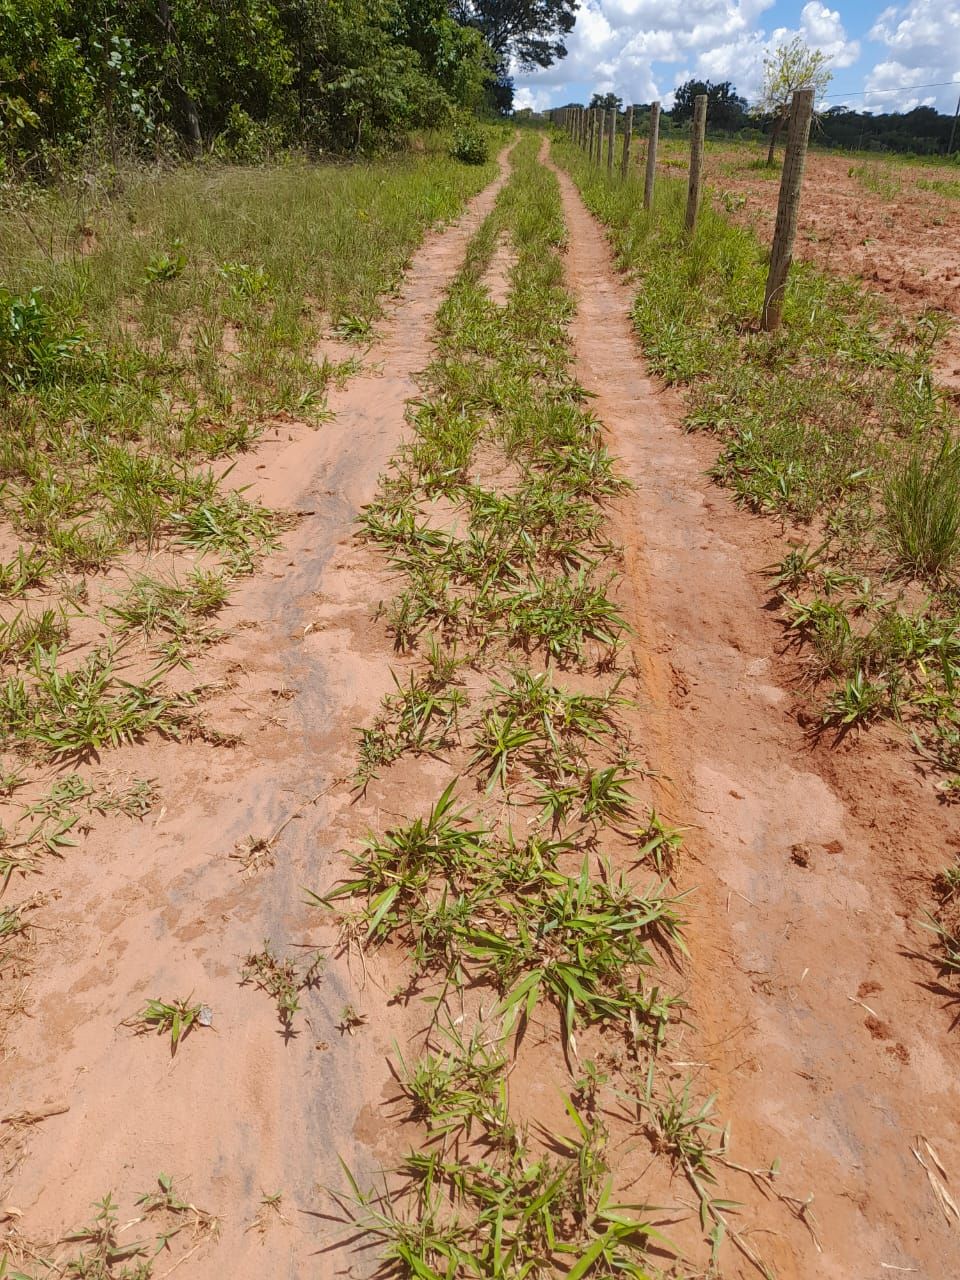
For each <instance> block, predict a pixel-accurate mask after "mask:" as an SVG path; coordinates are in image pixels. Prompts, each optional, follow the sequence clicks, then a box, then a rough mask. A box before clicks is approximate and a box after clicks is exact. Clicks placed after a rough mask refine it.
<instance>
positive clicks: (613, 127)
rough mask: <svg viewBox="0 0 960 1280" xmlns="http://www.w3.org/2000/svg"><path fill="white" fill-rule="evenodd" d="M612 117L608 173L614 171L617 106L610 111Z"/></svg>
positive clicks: (608, 141) (608, 149)
mask: <svg viewBox="0 0 960 1280" xmlns="http://www.w3.org/2000/svg"><path fill="white" fill-rule="evenodd" d="M608 115H609V118H610V123H609V126H608V128H609V136H608V138H607V173H611V174H612V173H613V148H614V143H615V142H616V137H617V108H616V107H611V108H610V111H609V113H608Z"/></svg>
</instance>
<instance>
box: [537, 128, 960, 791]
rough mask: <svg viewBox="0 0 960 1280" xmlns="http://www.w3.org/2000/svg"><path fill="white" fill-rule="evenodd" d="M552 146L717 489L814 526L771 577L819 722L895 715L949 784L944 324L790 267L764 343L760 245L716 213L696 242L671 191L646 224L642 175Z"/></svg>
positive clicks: (956, 549)
mask: <svg viewBox="0 0 960 1280" xmlns="http://www.w3.org/2000/svg"><path fill="white" fill-rule="evenodd" d="M557 150H558V154H559V156H560V158H561V160H562V162H563V163H564V164H566V165H567V166H568V167H569V169H570V171H571V173H572V175H573V177H574V178H575V180H576V181H577V183H578V185H579V187H580V189H581V192H582V193H583V195H584V198H585V200H586V202H587V204H588V205H589V206H590V208H591V209H592V210H593V211H594V213H595V214H597V216H598V217H599V218H600V220H601V221H602V222H603V223H605V224H606V227H607V230H608V234H609V236H610V238H611V241H612V243H613V245H614V248H615V250H616V252H617V256H618V259H619V261H620V263H621V265H622V266H623V267H624V268H626V269H627V270H629V271H631V272H632V273H634V276H635V278H636V280H637V283H638V293H637V296H636V301H635V304H634V310H633V320H634V325H635V328H636V331H637V335H638V337H639V339H640V341H641V343H642V346H643V349H644V353H645V355H646V357H647V359H648V361H649V362H650V364H651V366H652V367H653V368H654V370H655V371H656V372H657V373H658V374H659V375H660V376H661V377H662V378H663V379H664V380H665V381H667V382H668V383H673V384H676V385H679V386H682V387H683V388H685V392H686V405H687V416H686V423H687V426H688V427H689V428H690V429H692V430H699V431H706V432H710V433H712V434H713V435H714V436H715V438H716V440H717V444H718V450H717V457H716V461H715V463H714V464H713V467H712V469H711V474H712V475H713V477H714V478H715V479H716V480H717V481H718V482H719V483H722V484H724V485H726V486H728V487H729V488H730V489H731V490H732V491H733V493H734V495H735V496H736V498H737V499H738V501H740V502H741V503H743V504H744V505H745V506H748V507H749V508H751V509H752V510H754V511H758V512H761V513H765V514H772V515H777V516H783V517H786V518H788V519H790V520H792V521H793V522H795V523H799V524H803V523H808V524H810V525H811V526H812V527H811V540H810V541H811V544H812V545H814V546H815V547H816V551H815V552H814V551H810V550H809V546H808V548H807V551H806V555H807V558H808V562H807V563H806V564H805V563H804V557H803V555H801V554H800V553H799V552H796V551H795V552H791V553H790V554H789V555H788V556H787V557H786V558H785V560H784V562H783V564H782V565H780V566H777V567H776V568H775V569H774V570H773V571H772V573H771V578H772V590H773V591H774V592H775V593H776V594H777V595H778V596H779V597H780V598H781V600H782V601H784V602H785V606H784V621H785V624H786V625H787V627H788V628H789V630H790V632H791V635H792V636H794V637H795V638H797V640H798V642H799V644H800V647H801V649H802V651H804V652H805V653H807V655H808V656H809V658H810V663H809V670H810V674H811V681H812V683H814V684H820V685H822V688H821V692H820V695H819V696H820V705H821V711H822V720H823V724H824V726H825V727H830V726H832V727H833V728H835V729H839V730H841V731H843V730H845V729H848V728H851V727H854V726H862V725H865V724H868V723H869V722H870V721H872V720H874V719H876V718H877V717H879V716H887V717H895V718H897V719H899V720H900V721H902V723H903V724H904V725H905V726H906V728H907V729H908V730H909V731H910V733H911V736H912V738H913V740H914V741H915V742H916V743H917V744H918V745H919V746H920V749H921V750H922V751H923V753H924V754H925V756H926V757H927V759H928V760H929V762H930V763H931V764H932V765H933V766H934V767H935V768H936V769H944V770H947V771H948V772H955V771H957V770H958V769H960V715H958V707H957V701H956V696H955V690H956V677H957V670H956V667H955V663H954V658H953V645H952V640H951V639H950V637H952V635H953V631H954V628H955V627H956V626H957V617H958V610H960V598H958V591H957V587H958V583H957V574H958V571H960V531H958V524H957V518H958V517H957V512H958V511H960V468H958V466H957V464H956V456H957V444H956V435H955V433H956V419H955V414H954V412H953V410H952V408H951V405H950V403H949V401H948V399H947V398H946V396H944V395H943V394H942V393H941V392H940V391H939V390H938V388H937V386H936V384H935V382H934V380H933V376H932V372H931V356H932V354H933V352H934V351H935V350H936V347H937V343H938V342H939V340H940V338H941V337H942V336H943V333H944V325H943V320H942V318H940V317H937V316H936V315H935V314H933V313H930V314H924V315H921V316H919V317H918V318H916V319H913V320H907V319H904V318H902V317H899V316H896V315H895V314H893V313H891V312H889V311H888V310H885V308H884V304H883V302H882V301H880V300H879V299H878V298H874V297H873V296H872V295H870V293H869V292H868V291H865V290H864V289H862V288H861V287H860V286H859V285H858V284H857V283H855V282H852V281H846V280H843V279H838V278H835V277H830V276H826V275H824V274H823V273H821V272H819V271H817V270H816V269H814V268H813V267H811V266H809V265H806V264H795V265H794V267H793V269H792V271H791V276H790V281H789V283H788V287H787V291H786V297H785V305H784V323H783V327H782V328H781V330H780V331H778V332H777V333H775V334H767V333H764V332H762V331H761V330H760V329H759V326H758V323H757V322H758V317H759V315H760V310H761V306H762V299H763V289H764V283H765V278H766V256H765V251H764V246H763V245H761V244H760V242H759V241H758V240H757V238H756V236H755V234H754V233H753V232H752V231H749V230H746V229H743V228H739V227H736V226H734V225H732V224H731V222H730V221H729V220H728V219H727V218H726V217H725V216H724V215H723V213H722V212H721V211H718V210H717V209H716V208H715V207H713V205H712V203H711V201H710V199H707V200H706V201H705V202H704V207H703V210H702V213H701V217H700V220H699V222H698V226H697V230H696V233H695V235H694V236H693V237H692V238H690V239H688V238H687V237H685V236H684V234H683V212H684V205H685V196H686V190H685V185H684V184H683V183H681V182H679V181H676V180H672V179H671V178H669V177H667V176H662V177H661V180H660V181H659V184H658V191H657V201H656V207H655V209H654V210H653V212H652V213H651V214H649V215H648V214H646V213H645V212H644V211H643V208H642V200H641V198H640V197H641V191H640V187H639V182H638V180H637V179H636V178H633V177H631V178H630V179H629V180H628V181H627V182H625V183H621V182H620V181H619V180H616V181H613V182H611V181H608V179H607V177H606V174H605V172H600V171H598V170H597V169H596V168H594V167H591V166H590V165H589V164H588V163H586V162H585V161H584V160H583V158H582V156H581V155H580V154H579V153H578V152H577V151H576V150H575V148H573V147H572V146H570V145H569V144H568V143H560V144H559V145H558V148H557ZM869 172H870V173H872V172H873V170H872V169H870V170H869ZM886 172H887V170H886V168H884V169H883V173H884V174H885V173H886ZM868 176H869V175H868ZM911 579H919V580H920V582H921V584H922V586H923V587H924V588H925V590H926V592H927V603H926V604H925V605H924V607H923V608H922V610H920V611H919V613H918V611H917V610H916V608H915V607H914V608H912V609H911V608H908V607H907V605H906V604H905V603H903V601H904V599H905V598H906V596H907V593H908V591H909V589H910V586H909V584H910V580H911ZM787 596H790V597H791V599H789V600H787V599H786V597H787ZM805 611H806V612H805ZM861 617H862V618H864V619H866V620H867V622H868V623H869V624H870V625H867V626H866V627H864V626H862V625H861V623H860V621H859V619H860V618H861ZM851 618H855V619H857V624H856V626H853V625H852V624H851Z"/></svg>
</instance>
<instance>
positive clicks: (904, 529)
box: [884, 435, 960, 577]
mask: <svg viewBox="0 0 960 1280" xmlns="http://www.w3.org/2000/svg"><path fill="white" fill-rule="evenodd" d="M884 504H885V508H886V515H887V521H888V523H889V526H890V529H891V532H892V534H893V537H894V540H895V543H896V547H897V551H898V553H899V555H900V558H901V559H902V560H903V562H904V564H906V565H907V566H908V567H909V568H911V569H913V570H914V571H915V572H916V573H920V574H925V575H927V576H930V577H939V576H941V575H942V574H943V573H945V572H946V570H947V569H949V567H950V566H951V565H952V564H953V562H954V561H955V560H956V558H957V554H958V552H960V444H957V443H956V442H955V441H954V440H952V439H951V437H950V436H948V435H944V437H943V439H942V440H941V442H940V447H939V448H938V449H937V451H936V452H935V453H933V454H932V455H931V454H930V452H929V450H924V449H921V448H917V449H914V451H913V452H912V453H911V454H910V456H909V457H908V458H907V460H906V462H905V463H904V464H903V466H902V467H901V468H900V470H899V471H897V472H896V473H895V474H894V475H893V476H892V478H891V479H890V481H889V483H888V484H887V487H886V490H885V493H884Z"/></svg>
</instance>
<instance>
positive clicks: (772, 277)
mask: <svg viewBox="0 0 960 1280" xmlns="http://www.w3.org/2000/svg"><path fill="white" fill-rule="evenodd" d="M812 118H813V90H812V89H797V90H796V91H795V92H794V95H793V101H792V103H791V104H790V123H789V124H788V126H787V151H786V155H785V156H784V159H783V173H782V174H781V175H780V201H779V203H778V205H777V225H776V227H775V228H774V232H773V247H772V248H771V250H770V270H769V272H768V273H767V287H766V289H765V290H764V295H763V317H762V324H763V327H764V329H766V330H767V331H768V332H770V331H771V330H773V329H776V328H777V327H778V326H779V324H780V317H781V314H782V312H783V294H784V290H785V289H786V287H787V274H788V273H789V271H790V263H791V261H792V259H793V242H794V239H795V238H796V234H797V221H798V218H799V216H800V188H801V187H802V185H803V168H804V165H805V163H806V159H807V143H808V142H809V140H810V121H811V119H812Z"/></svg>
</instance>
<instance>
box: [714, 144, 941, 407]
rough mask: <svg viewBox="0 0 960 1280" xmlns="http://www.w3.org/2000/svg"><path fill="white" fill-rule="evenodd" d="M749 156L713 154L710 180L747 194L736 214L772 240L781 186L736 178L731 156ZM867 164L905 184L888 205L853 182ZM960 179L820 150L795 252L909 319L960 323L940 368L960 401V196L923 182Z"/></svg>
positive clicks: (812, 156)
mask: <svg viewBox="0 0 960 1280" xmlns="http://www.w3.org/2000/svg"><path fill="white" fill-rule="evenodd" d="M746 154H747V153H746V152H745V151H744V150H743V149H742V148H737V149H736V150H733V151H731V150H729V149H728V150H720V149H717V150H711V152H710V154H709V156H708V159H707V176H708V179H709V180H710V182H711V183H712V184H713V185H714V186H715V187H716V189H717V190H718V191H730V192H734V193H737V194H742V195H744V196H746V199H747V203H746V205H745V206H744V208H743V209H742V210H741V211H738V212H736V213H734V214H733V215H732V216H733V217H734V219H735V220H737V221H741V222H744V223H747V224H750V225H752V226H754V227H755V228H756V230H757V233H758V234H759V236H760V238H761V240H763V242H764V243H768V242H769V240H770V238H771V236H772V234H773V225H774V222H775V221H776V214H777V193H778V190H779V183H778V182H776V181H773V180H771V179H769V178H764V177H762V176H760V175H759V174H758V173H756V172H755V171H750V170H742V169H741V170H740V171H739V172H737V173H735V174H731V173H729V172H726V171H725V170H724V169H723V168H722V166H723V165H724V164H725V163H729V162H730V161H731V159H733V160H734V161H735V162H736V163H738V164H739V163H742V162H743V161H744V160H745V158H746ZM760 154H761V153H760V152H759V151H758V152H757V155H758V156H760ZM858 165H863V166H865V167H866V168H867V169H868V170H869V169H871V168H873V169H876V171H877V172H878V173H879V174H881V175H886V176H887V177H888V178H889V179H891V180H892V181H893V182H894V183H899V184H900V190H899V192H898V194H896V195H895V196H894V197H893V198H892V199H886V198H884V197H883V196H881V195H878V194H877V193H875V192H873V191H871V190H869V189H868V188H866V187H865V186H864V185H863V183H862V182H860V181H858V179H857V178H856V177H851V176H850V169H851V167H857V166H858ZM958 180H960V170H954V169H944V168H943V167H939V166H932V165H931V166H920V165H906V164H904V165H895V164H889V163H887V162H882V163H878V162H877V161H875V160H874V161H871V160H870V159H869V157H867V156H864V157H862V158H858V159H851V158H850V157H849V156H832V155H824V154H823V153H822V152H819V151H815V150H814V151H811V152H810V153H809V155H808V157H807V167H806V172H805V176H804V185H803V202H802V205H801V211H800V224H799V228H798V234H797V245H796V254H795V256H796V257H797V258H798V259H806V260H808V261H811V262H815V263H817V265H818V266H820V267H823V268H825V269H826V270H828V271H834V272H837V273H838V274H841V275H850V276H858V277H859V278H860V279H862V280H863V282H864V283H865V284H866V285H867V287H868V288H870V289H874V290H876V291H877V292H879V293H882V294H884V295H885V296H887V297H888V298H890V299H891V300H892V301H893V303H894V305H895V306H896V307H897V308H898V309H899V310H900V311H902V312H904V313H905V314H907V315H913V314H916V313H917V312H919V311H923V310H925V309H927V308H935V309H936V310H939V311H943V312H945V313H946V314H947V315H948V316H950V317H952V318H953V320H954V322H955V327H954V329H953V331H952V333H950V334H949V335H948V336H947V338H946V340H945V341H944V343H943V346H942V349H941V350H940V352H939V354H938V359H937V369H938V375H939V378H940V380H941V382H943V384H944V385H945V386H948V387H952V388H955V389H956V392H957V395H958V396H960V323H958V322H960V199H957V198H956V197H955V196H947V195H943V194H941V193H940V192H938V191H936V190H933V191H927V190H923V189H922V188H921V187H919V186H918V185H917V184H918V182H920V181H928V182H941V183H949V182H954V183H955V182H957V181H958Z"/></svg>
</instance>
